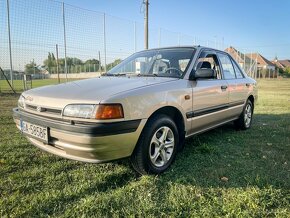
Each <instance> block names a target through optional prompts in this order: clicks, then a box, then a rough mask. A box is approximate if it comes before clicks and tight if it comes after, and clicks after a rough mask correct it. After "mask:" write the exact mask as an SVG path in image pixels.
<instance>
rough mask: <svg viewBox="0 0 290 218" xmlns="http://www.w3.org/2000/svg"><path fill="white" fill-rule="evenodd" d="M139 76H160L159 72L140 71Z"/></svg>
mask: <svg viewBox="0 0 290 218" xmlns="http://www.w3.org/2000/svg"><path fill="white" fill-rule="evenodd" d="M137 76H139V77H141V76H144V77H158V74H157V73H139V74H138V75H137Z"/></svg>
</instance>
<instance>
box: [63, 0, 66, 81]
mask: <svg viewBox="0 0 290 218" xmlns="http://www.w3.org/2000/svg"><path fill="white" fill-rule="evenodd" d="M62 21H63V41H64V71H65V80H66V82H67V61H66V30H65V11H64V2H63V3H62Z"/></svg>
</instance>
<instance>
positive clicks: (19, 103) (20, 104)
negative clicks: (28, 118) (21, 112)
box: [18, 95, 25, 108]
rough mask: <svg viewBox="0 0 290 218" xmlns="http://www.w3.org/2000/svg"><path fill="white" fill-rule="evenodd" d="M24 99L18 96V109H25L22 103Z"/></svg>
mask: <svg viewBox="0 0 290 218" xmlns="http://www.w3.org/2000/svg"><path fill="white" fill-rule="evenodd" d="M24 100H25V98H24V97H23V96H22V95H20V97H19V99H18V107H21V108H24V107H25V102H24Z"/></svg>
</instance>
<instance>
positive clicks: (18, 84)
mask: <svg viewBox="0 0 290 218" xmlns="http://www.w3.org/2000/svg"><path fill="white" fill-rule="evenodd" d="M72 80H75V79H68V81H72ZM65 81H66V80H65V79H60V82H61V83H64V82H65ZM9 82H10V80H9ZM53 84H58V80H57V79H35V80H32V88H37V87H40V86H45V85H53ZM13 87H14V90H15V91H16V92H22V91H23V81H22V80H14V81H13ZM1 92H4V93H12V90H11V88H10V86H9V84H8V83H7V81H6V80H0V93H1Z"/></svg>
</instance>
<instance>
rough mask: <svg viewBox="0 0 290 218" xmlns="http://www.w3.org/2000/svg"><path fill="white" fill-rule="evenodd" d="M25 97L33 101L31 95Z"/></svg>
mask: <svg viewBox="0 0 290 218" xmlns="http://www.w3.org/2000/svg"><path fill="white" fill-rule="evenodd" d="M25 99H26V100H28V101H33V98H32V97H31V96H27V97H26V98H25Z"/></svg>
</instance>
